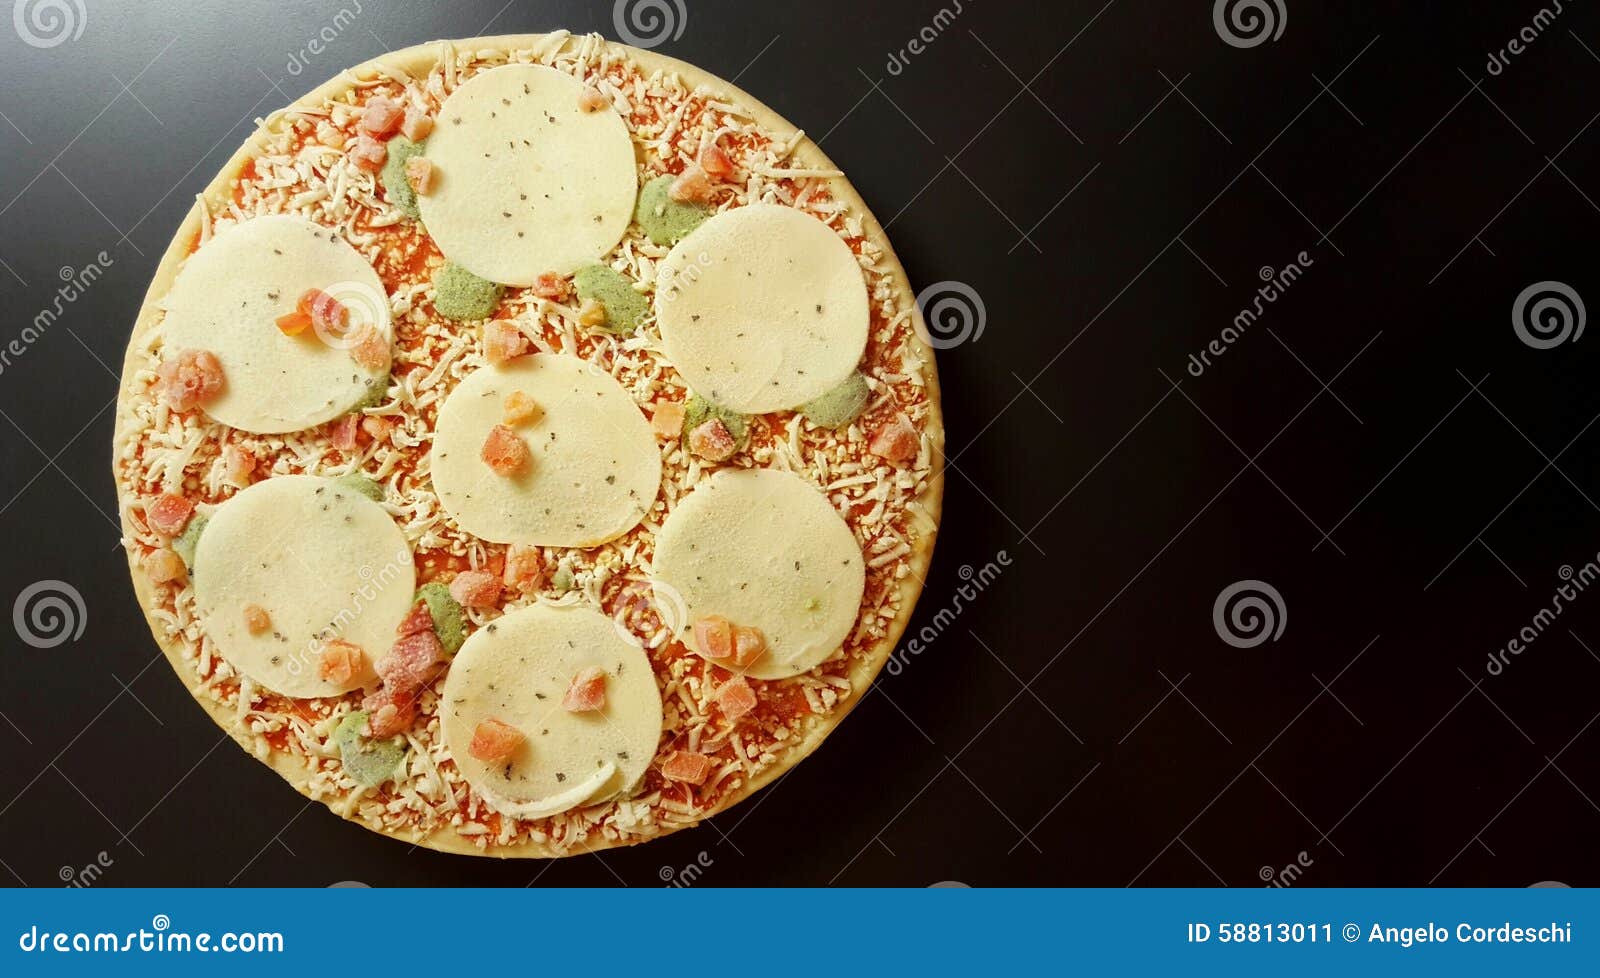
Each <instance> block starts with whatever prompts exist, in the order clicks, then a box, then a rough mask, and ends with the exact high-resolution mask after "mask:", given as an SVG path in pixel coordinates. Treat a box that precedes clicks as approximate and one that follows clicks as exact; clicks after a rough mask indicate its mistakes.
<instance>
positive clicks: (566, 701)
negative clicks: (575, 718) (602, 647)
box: [561, 666, 606, 713]
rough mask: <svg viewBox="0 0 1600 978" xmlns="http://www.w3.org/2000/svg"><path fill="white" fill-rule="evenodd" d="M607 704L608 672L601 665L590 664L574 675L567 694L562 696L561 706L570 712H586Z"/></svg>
mask: <svg viewBox="0 0 1600 978" xmlns="http://www.w3.org/2000/svg"><path fill="white" fill-rule="evenodd" d="M605 705H606V673H605V670H604V669H601V668H600V667H599V666H590V667H588V668H587V669H584V670H583V671H581V672H579V673H578V674H577V675H576V676H573V677H572V685H571V686H568V687H567V695H566V696H563V697H562V698H561V708H562V709H563V710H566V711H567V712H568V713H585V712H588V711H589V710H598V709H601V708H603V707H604V706H605Z"/></svg>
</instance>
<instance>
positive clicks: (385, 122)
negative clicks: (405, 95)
mask: <svg viewBox="0 0 1600 978" xmlns="http://www.w3.org/2000/svg"><path fill="white" fill-rule="evenodd" d="M405 114H406V110H405V106H403V105H401V104H400V103H399V102H396V101H395V100H393V99H387V98H383V97H382V96H379V97H378V98H375V99H373V100H372V101H370V102H368V103H367V107H366V110H365V111H363V112H362V113H361V121H360V122H358V123H357V124H356V127H357V128H358V129H360V130H361V131H362V132H364V133H369V134H371V135H373V136H380V137H381V136H387V135H389V134H390V133H392V132H394V131H395V130H396V129H398V128H400V120H401V119H403V118H405Z"/></svg>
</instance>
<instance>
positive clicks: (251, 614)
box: [244, 604, 272, 635]
mask: <svg viewBox="0 0 1600 978" xmlns="http://www.w3.org/2000/svg"><path fill="white" fill-rule="evenodd" d="M244 627H245V629H246V630H247V631H249V633H250V634H251V635H260V634H261V633H262V632H264V631H266V630H267V629H269V628H271V627H272V616H271V615H269V614H267V609H265V608H263V607H261V606H260V605H258V604H247V605H245V606H244Z"/></svg>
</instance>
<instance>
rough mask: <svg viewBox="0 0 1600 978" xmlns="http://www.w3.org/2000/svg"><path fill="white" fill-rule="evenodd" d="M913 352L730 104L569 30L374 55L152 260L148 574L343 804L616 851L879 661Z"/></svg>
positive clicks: (205, 652) (911, 398) (317, 96)
mask: <svg viewBox="0 0 1600 978" xmlns="http://www.w3.org/2000/svg"><path fill="white" fill-rule="evenodd" d="M925 335H926V333H925V330H924V327H923V324H922V320H921V317H920V313H919V311H918V309H917V306H916V303H915V300H914V298H913V293H912V291H911V289H910V288H909V286H908V284H907V282H906V277H905V272H904V270H903V269H902V268H901V267H900V265H899V263H898V262H897V261H896V259H895V256H894V252H893V251H892V250H891V248H890V246H889V242H888V240H887V239H886V238H885V236H884V234H883V231H882V229H881V228H880V227H879V225H878V223H877V222H876V221H875V220H874V219H873V217H872V215H871V213H870V212H869V211H868V210H867V207H866V205H865V204H864V203H863V202H862V200H861V199H860V197H859V196H857V194H856V193H855V192H854V191H853V190H852V189H851V187H850V184H849V183H848V182H847V181H846V180H845V179H844V175H843V174H842V173H840V172H839V171H838V170H837V169H836V168H835V167H834V166H833V164H832V163H831V162H830V161H829V160H828V159H827V157H825V156H824V155H823V154H822V152H821V150H819V149H818V148H817V147H816V145H815V144H814V143H812V142H811V141H810V140H808V139H806V138H805V137H804V135H803V134H802V133H800V132H799V131H797V130H796V129H795V128H794V127H793V126H791V125H789V124H788V123H787V122H785V121H784V120H783V119H782V118H781V117H779V116H778V115H777V114H776V113H774V112H773V111H772V110H770V109H768V108H766V107H765V106H763V105H762V104H761V103H759V102H757V101H756V100H755V99H753V98H751V97H750V96H749V95H747V94H745V93H744V92H741V91H740V90H739V89H737V88H735V87H734V86H732V85H731V84H728V83H727V82H724V81H721V80H720V79H718V78H716V77H713V76H711V75H708V74H707V73H705V72H703V71H700V70H698V69H696V68H694V67H692V66H690V65H687V64H684V63H682V62H679V61H675V60H672V59H670V58H666V57H663V56H661V55H659V54H655V53H653V52H648V51H640V50H636V49H634V48H630V47H627V46H625V45H621V44H615V43H612V42H608V41H606V40H604V39H603V38H601V37H599V36H598V35H590V36H575V35H571V34H568V33H566V32H556V33H552V34H543V35H520V36H508V37H491V38H474V39H471V40H467V41H439V42H435V43H431V44H426V45H420V46H418V47H413V48H408V49H406V50H403V51H398V52H394V53H392V54H387V55H384V56H382V57H380V58H377V59H374V60H373V61H370V62H368V63H366V64H364V65H360V66H358V67H356V68H354V69H352V70H349V71H345V72H341V73H340V75H339V76H338V78H336V79H334V80H333V81H330V82H328V83H326V84H324V85H322V86H321V87H319V88H317V89H315V90H314V91H312V92H310V93H309V94H307V95H306V96H305V97H303V98H301V99H300V100H299V101H298V102H296V103H295V104H294V105H292V106H289V107H287V108H284V109H281V110H279V111H277V112H274V113H272V114H271V115H270V116H268V117H267V118H266V119H265V120H264V121H263V122H262V123H261V126H260V128H259V129H258V130H257V132H255V133H254V134H253V135H252V136H251V137H250V139H249V140H247V141H246V143H245V145H244V146H243V147H241V148H240V149H239V151H238V152H237V153H235V154H234V156H233V157H232V159H231V160H229V162H228V164H227V165H226V166H225V167H224V168H223V170H222V172H221V173H220V174H218V175H217V177H216V179H214V180H213V181H212V182H211V184H210V185H209V186H208V187H207V189H206V190H205V192H204V193H202V194H200V195H198V197H197V199H196V202H195V206H194V208H193V210H192V212H191V213H190V215H189V217H188V218H187V220H186V221H185V222H184V224H183V226H182V227H181V228H180V229H179V230H178V233H177V235H176V237H175V238H174V239H173V241H172V245H171V247H170V248H169V249H168V251H167V253H166V255H165V257H164V258H163V260H162V262H161V265H160V267H159V268H158V269H157V271H156V275H155V279H154V281H153V282H152V283H151V286H150V290H149V293H148V295H147V296H146V298H145V302H144V306H143V308H142V310H141V312H140V314H139V318H138V321H137V322H136V323H135V325H134V328H133V334H132V338H131V341H130V343H129V345H128V352H127V357H126V360H125V363H124V366H123V373H122V388H121V395H120V398H119V400H118V404H117V423H116V434H115V444H114V448H113V469H114V473H115V477H116V481H117V486H118V492H119V498H120V509H121V518H122V526H123V533H124V541H123V542H124V544H125V546H126V549H127V553H128V561H129V567H130V569H131V572H132V577H133V582H134V586H135V588H136V590H137V592H138V596H139V600H140V602H141V604H142V606H143V608H144V610H145V613H146V615H147V616H148V618H149V622H150V627H151V630H152V632H153V633H154V635H155V638H156V640H157V642H158V643H159V644H160V645H161V647H162V649H163V651H164V652H165V653H166V657H167V659H168V660H169V662H170V663H171V665H172V667H173V669H174V670H175V671H176V672H177V674H178V676H179V678H180V679H181V680H182V681H183V682H184V683H185V684H186V685H187V686H188V687H189V688H190V689H191V691H192V692H193V693H194V695H195V697H196V699H197V700H198V701H199V702H200V703H201V705H202V706H204V707H205V709H206V710H207V711H208V712H209V713H210V715H211V716H212V718H213V719H214V720H215V721H216V722H217V723H218V724H219V725H220V726H221V727H222V728H223V729H224V730H226V731H227V732H228V733H229V734H230V735H231V736H232V737H233V739H234V740H236V741H237V742H238V743H239V744H240V745H241V746H242V747H244V748H245V749H246V750H247V751H248V752H249V753H251V754H253V755H254V756H255V757H256V758H257V759H258V760H260V761H262V762H264V763H266V764H268V765H270V766H271V767H272V768H273V769H274V770H276V771H277V772H279V773H280V774H281V775H282V776H283V777H284V778H285V779H286V780H288V781H289V783H290V784H292V785H293V786H294V787H295V789H296V790H298V791H300V792H301V793H303V794H305V795H306V796H307V797H309V798H312V799H315V800H318V801H321V802H323V803H324V804H326V805H327V806H328V807H329V808H330V809H332V810H333V811H334V812H336V813H338V814H340V815H342V816H343V817H345V818H348V819H351V820H354V821H357V822H359V823H360V824H362V825H364V826H366V827H368V828H370V829H372V830H374V831H377V832H380V833H383V834H385V835H388V836H391V837H394V838H398V839H402V840H405V841H407V842H412V843H417V844H421V845H425V846H429V847H432V848H435V849H439V850H443V851H450V852H460V853H468V854H481V855H492V856H501V857H554V856H565V855H571V854H576V853H585V852H592V851H595V850H598V849H603V848H607V847H611V846H620V845H632V844H636V843H639V842H643V841H646V840H649V839H651V838H655V837H657V836H660V835H664V834H666V833H670V832H673V831H676V830H678V829H681V828H686V827H690V826H693V825H695V824H697V823H698V822H700V821H702V820H703V819H705V818H708V817H709V816H711V815H714V814H716V813H717V812H720V811H723V810H725V809H727V808H728V807H729V806H731V805H734V804H736V803H738V802H739V801H741V800H742V799H744V798H747V797H749V796H750V795H751V794H752V793H754V792H755V791H757V790H758V789H760V788H761V787H763V786H764V785H767V784H770V783H771V782H772V781H773V780H775V779H776V778H777V777H779V776H780V775H781V774H782V773H783V772H784V771H786V770H787V769H788V768H790V767H792V766H793V765H794V764H796V763H798V762H799V761H800V760H801V759H803V758H804V757H806V756H807V755H808V754H810V753H811V752H812V751H813V750H815V749H816V748H817V746H818V745H819V744H820V743H821V742H822V740H823V738H824V737H826V736H827V734H828V733H829V732H830V731H831V730H832V729H833V728H834V727H835V726H837V725H838V723H839V722H840V721H841V720H842V719H843V717H844V715H845V714H846V713H847V712H849V710H850V709H851V708H852V707H853V706H854V705H855V704H856V703H858V702H860V700H861V698H862V697H863V695H864V694H865V693H866V690H867V686H868V684H869V683H871V682H872V680H873V678H874V677H875V676H876V674H877V672H878V670H879V669H880V668H881V667H882V666H883V664H884V663H885V661H886V660H887V658H888V657H889V655H890V654H891V652H892V651H893V648H894V645H895V643H896V641H897V640H898V638H899V636H900V634H901V632H902V631H903V630H904V628H905V626H906V622H907V620H908V619H909V617H910V615H911V612H912V608H913V605H914V604H915V602H916V599H917V596H918V594H919V592H920V590H921V586H922V580H923V578H924V577H925V575H926V573H927V568H928V564H929V561H930V560H931V557H932V552H933V542H934V535H935V531H936V529H937V525H938V519H939V511H940V501H941V493H942V487H943V443H944V432H943V427H942V423H941V420H940V413H939V391H938V380H937V375H936V373H935V368H934V360H933V354H932V351H931V349H930V348H929V346H928V343H927V342H926V340H925V339H924V337H925ZM792 801H793V802H795V803H807V804H809V803H808V802H802V800H801V799H792Z"/></svg>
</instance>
